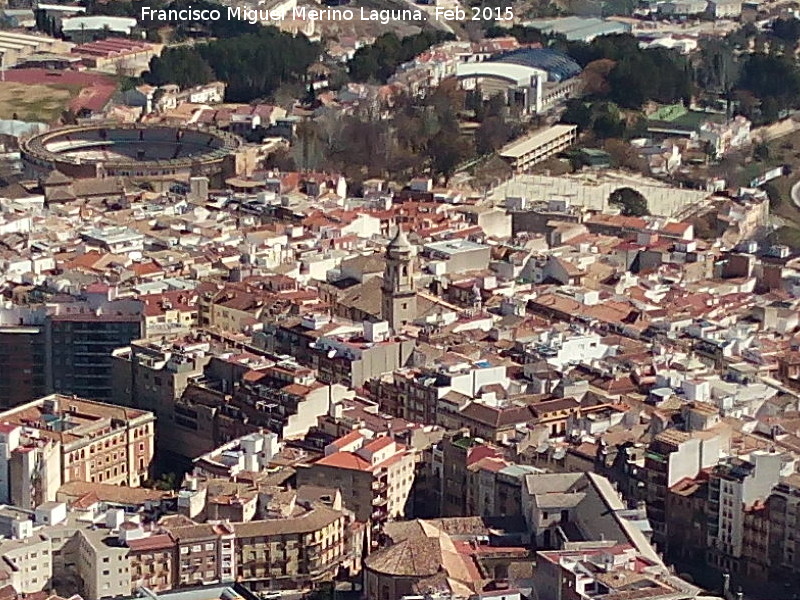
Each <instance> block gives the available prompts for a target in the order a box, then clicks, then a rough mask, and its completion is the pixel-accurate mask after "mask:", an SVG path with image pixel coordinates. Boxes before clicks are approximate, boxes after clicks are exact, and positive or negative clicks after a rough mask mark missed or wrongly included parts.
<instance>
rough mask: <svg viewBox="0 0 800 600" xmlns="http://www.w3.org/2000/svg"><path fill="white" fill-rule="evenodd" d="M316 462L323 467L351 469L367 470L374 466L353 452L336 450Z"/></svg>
mask: <svg viewBox="0 0 800 600" xmlns="http://www.w3.org/2000/svg"><path fill="white" fill-rule="evenodd" d="M314 464H316V465H320V466H323V467H334V468H337V469H348V470H350V471H366V470H368V469H369V468H370V467H371V466H372V465H371V464H370V463H369V462H368V461H366V460H364V459H363V458H361V457H360V456H358V455H357V454H353V453H352V452H336V453H335V454H331V455H330V456H326V457H325V458H321V459H320V460H318V461H317V462H316V463H314Z"/></svg>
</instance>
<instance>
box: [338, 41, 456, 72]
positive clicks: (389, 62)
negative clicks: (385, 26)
mask: <svg viewBox="0 0 800 600" xmlns="http://www.w3.org/2000/svg"><path fill="white" fill-rule="evenodd" d="M449 39H453V36H452V34H448V33H444V32H442V31H438V30H436V31H429V30H426V31H422V32H421V33H418V34H416V35H410V36H406V37H404V38H403V39H402V40H401V39H400V38H398V37H397V35H395V34H394V33H392V32H389V33H384V34H383V35H381V36H380V37H378V38H377V39H376V40H375V41H374V42H373V43H372V44H371V45H369V46H364V47H362V48H359V49H358V50H356V52H355V54H354V55H353V58H352V59H350V61H349V62H348V65H347V66H348V70H349V72H350V77H351V78H352V79H353V81H362V82H368V81H376V82H380V83H383V82H385V81H386V80H387V79H389V77H391V76H392V75H393V74H394V72H395V71H396V70H397V67H398V66H399V65H401V64H402V63H404V62H408V61H409V60H411V59H412V58H414V57H415V56H417V55H418V54H420V53H421V52H424V51H425V50H427V49H428V48H430V47H431V46H433V45H434V44H438V43H439V42H443V41H445V40H449Z"/></svg>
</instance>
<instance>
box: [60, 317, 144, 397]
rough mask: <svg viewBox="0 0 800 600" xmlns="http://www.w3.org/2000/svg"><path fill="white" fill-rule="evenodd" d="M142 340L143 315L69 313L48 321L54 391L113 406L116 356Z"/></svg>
mask: <svg viewBox="0 0 800 600" xmlns="http://www.w3.org/2000/svg"><path fill="white" fill-rule="evenodd" d="M140 337H141V316H140V315H139V314H117V313H100V312H89V313H66V314H58V315H52V316H51V317H49V318H48V320H47V341H48V343H49V346H50V349H51V350H50V352H51V359H50V364H51V369H52V390H53V391H55V392H58V393H61V394H75V395H77V396H80V397H81V398H90V399H93V400H100V401H104V402H110V401H111V400H112V398H113V393H114V388H115V386H116V382H115V381H114V379H113V377H112V368H111V361H112V353H113V352H114V350H116V349H117V348H120V347H123V346H127V345H128V344H130V343H131V340H136V339H139V338H140Z"/></svg>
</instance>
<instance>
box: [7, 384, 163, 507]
mask: <svg viewBox="0 0 800 600" xmlns="http://www.w3.org/2000/svg"><path fill="white" fill-rule="evenodd" d="M153 436H154V417H153V414H152V413H149V412H145V411H141V410H135V409H126V408H120V407H117V406H113V405H110V404H103V403H101V402H94V401H90V400H84V399H81V398H74V397H73V398H69V397H65V396H60V395H57V394H53V395H50V396H46V397H44V398H39V399H38V400H34V401H33V402H28V403H27V404H23V405H21V406H17V407H15V408H12V409H10V410H7V411H5V412H3V413H0V496H4V497H7V498H9V499H10V500H11V501H12V502H14V503H15V504H17V505H19V506H23V507H30V508H32V507H33V506H35V505H37V504H39V503H41V502H46V501H51V500H55V494H56V491H57V490H58V488H59V487H60V486H61V485H62V484H63V483H69V482H72V481H87V482H92V483H109V484H112V485H126V486H131V487H136V486H139V485H140V484H141V483H142V481H144V480H145V479H146V478H147V476H148V472H149V469H150V463H151V462H152V460H153V453H154V447H153ZM6 473H7V474H8V475H7V477H6V478H5V479H4V476H5V474H6ZM3 482H5V483H6V485H5V486H4V485H3Z"/></svg>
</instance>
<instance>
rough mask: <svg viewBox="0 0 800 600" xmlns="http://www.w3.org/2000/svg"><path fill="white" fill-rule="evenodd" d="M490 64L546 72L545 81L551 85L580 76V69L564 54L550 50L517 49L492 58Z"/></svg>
mask: <svg viewBox="0 0 800 600" xmlns="http://www.w3.org/2000/svg"><path fill="white" fill-rule="evenodd" d="M490 62H502V63H510V64H515V65H521V66H524V67H531V68H534V69H541V70H542V71H546V72H547V80H548V81H550V82H553V83H560V82H562V81H567V80H568V79H572V78H573V77H577V76H578V75H580V74H581V67H580V65H579V64H578V63H576V62H575V61H574V60H572V59H571V58H570V57H569V56H567V55H566V54H563V53H562V52H558V51H557V50H552V49H550V48H519V49H518V50H512V51H510V52H506V53H505V54H502V55H500V56H498V57H495V58H492V59H491V60H490Z"/></svg>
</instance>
